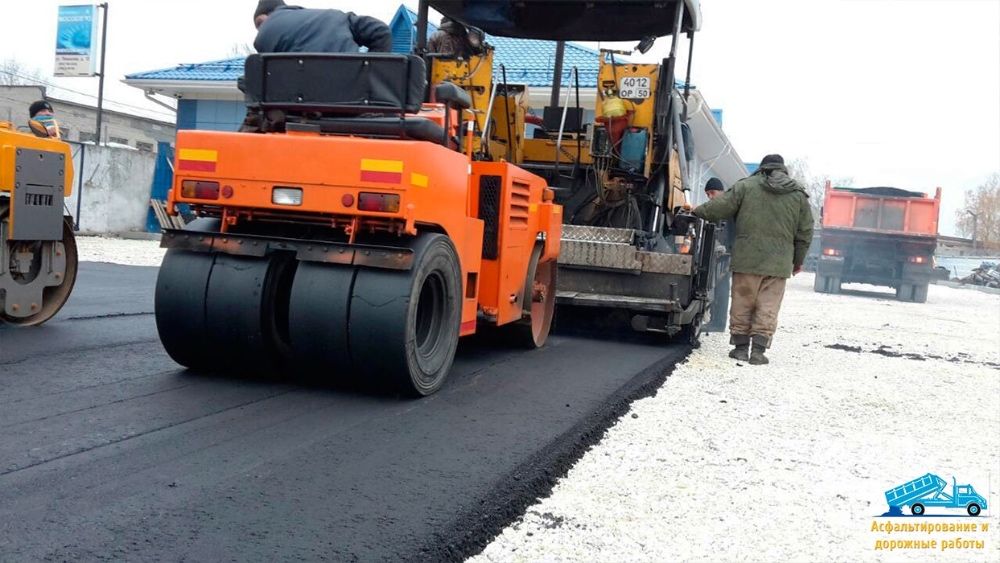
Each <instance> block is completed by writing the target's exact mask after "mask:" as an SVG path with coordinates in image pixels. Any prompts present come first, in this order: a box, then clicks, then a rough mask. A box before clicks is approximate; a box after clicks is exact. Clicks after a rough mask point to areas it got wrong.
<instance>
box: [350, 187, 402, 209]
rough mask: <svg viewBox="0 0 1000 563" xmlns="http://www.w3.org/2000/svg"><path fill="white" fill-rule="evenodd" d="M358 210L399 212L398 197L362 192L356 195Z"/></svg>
mask: <svg viewBox="0 0 1000 563" xmlns="http://www.w3.org/2000/svg"><path fill="white" fill-rule="evenodd" d="M358 209H360V210H361V211H377V212H380V213H396V212H398V211H399V196H398V195H396V194H375V193H365V192H362V193H360V194H358Z"/></svg>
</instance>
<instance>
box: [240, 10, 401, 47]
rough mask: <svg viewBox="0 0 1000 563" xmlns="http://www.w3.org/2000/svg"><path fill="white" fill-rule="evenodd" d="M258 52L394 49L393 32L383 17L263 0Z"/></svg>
mask: <svg viewBox="0 0 1000 563" xmlns="http://www.w3.org/2000/svg"><path fill="white" fill-rule="evenodd" d="M253 22H254V25H255V26H257V39H256V40H254V42H253V46H254V48H256V49H257V52H258V53H356V52H358V49H359V48H361V47H367V48H368V51H370V52H389V51H391V50H392V33H391V32H390V31H389V26H387V25H385V23H383V22H382V21H380V20H378V19H376V18H373V17H369V16H359V15H356V14H354V13H352V12H341V11H340V10H332V9H329V10H313V9H306V8H301V7H299V6H287V5H285V3H284V2H283V1H282V0H260V3H259V4H257V10H256V11H255V12H254V15H253Z"/></svg>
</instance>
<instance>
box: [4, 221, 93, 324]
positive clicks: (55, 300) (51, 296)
mask: <svg viewBox="0 0 1000 563" xmlns="http://www.w3.org/2000/svg"><path fill="white" fill-rule="evenodd" d="M6 214H7V210H6V209H0V221H2V220H3V219H4V218H5V217H6ZM62 243H63V249H64V250H65V251H66V273H65V274H63V282H62V283H61V284H59V285H56V286H52V287H46V288H45V289H43V290H42V309H41V310H40V311H38V312H37V313H35V314H34V315H31V316H30V317H24V318H16V319H15V318H12V317H8V316H7V315H5V314H4V313H3V307H2V306H0V324H4V323H7V324H10V325H13V326H38V325H40V324H42V323H45V322H46V321H48V320H49V319H51V318H52V317H54V316H56V313H58V312H59V310H60V309H62V308H63V305H65V304H66V302H67V301H69V296H70V294H71V293H73V286H74V285H76V272H77V270H78V268H79V256H78V254H77V250H76V236H75V235H74V234H73V223H72V222H71V221H70V219H69V218H68V217H65V218H63V238H62ZM0 244H5V241H0Z"/></svg>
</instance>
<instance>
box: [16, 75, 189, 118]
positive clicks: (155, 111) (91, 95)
mask: <svg viewBox="0 0 1000 563" xmlns="http://www.w3.org/2000/svg"><path fill="white" fill-rule="evenodd" d="M0 72H2V73H4V74H7V75H9V76H15V77H17V78H20V79H21V80H27V81H29V82H37V83H39V84H43V85H45V86H48V87H50V88H54V89H56V90H63V91H66V92H72V93H74V94H78V95H80V96H85V97H87V98H92V99H95V100H96V99H97V96H95V95H93V94H88V93H86V92H81V91H79V90H73V89H71V88H66V87H64V86H59V85H58V84H53V83H52V82H48V81H46V80H42V79H40V78H37V77H32V76H25V75H23V74H18V73H16V72H14V71H12V70H7V69H3V68H0ZM29 86H30V84H29ZM105 101H108V102H111V103H113V104H115V105H118V106H121V107H126V108H131V109H135V110H139V111H145V112H149V113H154V114H158V115H163V116H167V117H176V116H175V115H174V114H172V113H167V112H165V111H158V110H154V109H147V108H144V107H140V106H136V105H132V104H128V103H125V102H119V101H117V100H112V99H110V98H107V97H105Z"/></svg>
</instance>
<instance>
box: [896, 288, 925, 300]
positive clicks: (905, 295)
mask: <svg viewBox="0 0 1000 563" xmlns="http://www.w3.org/2000/svg"><path fill="white" fill-rule="evenodd" d="M896 299H897V300H899V301H910V302H913V303H926V302H927V284H926V283H923V284H912V283H901V284H899V287H897V288H896Z"/></svg>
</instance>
